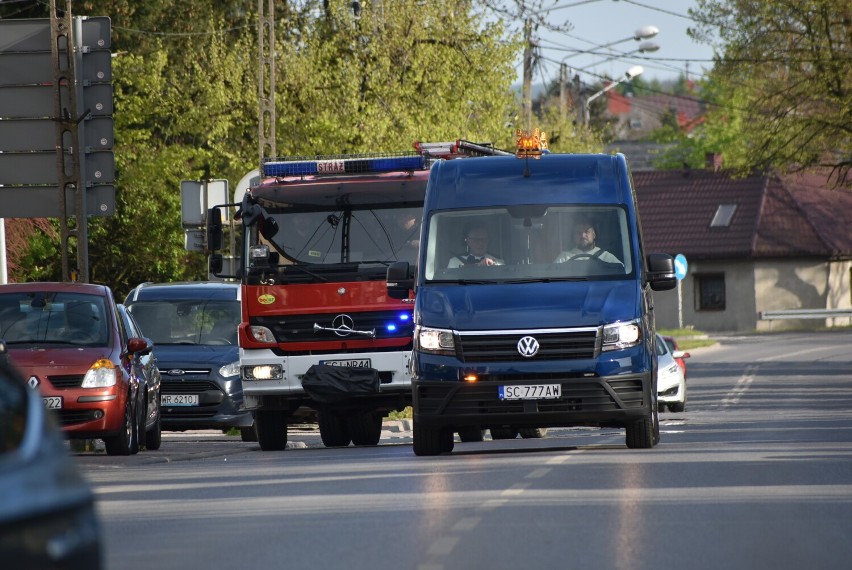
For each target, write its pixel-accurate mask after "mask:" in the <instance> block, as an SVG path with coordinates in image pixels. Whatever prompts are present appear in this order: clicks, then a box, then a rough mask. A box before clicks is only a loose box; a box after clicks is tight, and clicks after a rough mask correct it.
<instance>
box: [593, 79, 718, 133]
mask: <svg viewBox="0 0 852 570" xmlns="http://www.w3.org/2000/svg"><path fill="white" fill-rule="evenodd" d="M606 96H607V116H609V117H612V118H614V119H615V121H616V122H615V125H614V135H615V138H616V139H619V140H637V139H641V138H643V137H645V136H647V135H648V134H649V133H651V132H653V131H654V130H656V129H658V128H659V127H660V126H661V124H662V118H663V117H664V116H665V115H666V114H667V113H674V116H675V118H676V119H677V122H678V125H680V127H681V130H682V131H683V132H686V133H688V132H690V131H691V130H692V129H693V128H695V127H696V126H697V125H699V124H701V122H702V121H703V117H704V106H703V104H702V102H701V101H700V100H699V99H697V98H696V97H694V96H690V95H672V94H668V93H655V94H652V95H622V94H620V93H618V92H616V91H614V90H613V91H608V92H607V93H606Z"/></svg>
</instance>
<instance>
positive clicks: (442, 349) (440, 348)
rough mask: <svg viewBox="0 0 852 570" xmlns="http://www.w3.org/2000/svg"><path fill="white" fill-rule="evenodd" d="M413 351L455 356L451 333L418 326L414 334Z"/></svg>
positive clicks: (454, 344) (454, 345)
mask: <svg viewBox="0 0 852 570" xmlns="http://www.w3.org/2000/svg"><path fill="white" fill-rule="evenodd" d="M414 343H415V349H417V350H420V351H421V352H429V353H432V354H455V352H456V343H455V340H454V339H453V331H449V330H444V329H430V328H427V327H420V326H418V327H417V329H416V331H415V333H414Z"/></svg>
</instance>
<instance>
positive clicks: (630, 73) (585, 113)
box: [583, 65, 645, 125]
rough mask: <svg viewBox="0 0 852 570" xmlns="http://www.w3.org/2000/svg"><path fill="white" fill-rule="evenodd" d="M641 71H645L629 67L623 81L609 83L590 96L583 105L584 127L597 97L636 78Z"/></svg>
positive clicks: (637, 67) (587, 122)
mask: <svg viewBox="0 0 852 570" xmlns="http://www.w3.org/2000/svg"><path fill="white" fill-rule="evenodd" d="M643 71H645V68H643V67H642V66H641V65H634V66H633V67H631V68H630V69H628V70H627V71H626V72H625V73H624V79H619V80H618V81H613V82H612V83H610V84H609V85H607V86H606V87H604V88H603V89H601V90H600V91H598V92H597V93H595V94H594V95H592V96H591V97H589V98H588V99H586V102H585V103H584V104H583V122H584V123H585V124H586V125H588V124H589V120H590V119H591V117H590V113H589V105H591V103H592V101H594V100H595V99H597V98H598V97H600V96H601V95H603V94H604V93H606V92H607V91H609V90H610V89H613V88H614V87H615V86H616V85H618V84H619V83H623V82H624V81H630V80H631V79H633V78H634V77H638V76H640V75H642V72H643Z"/></svg>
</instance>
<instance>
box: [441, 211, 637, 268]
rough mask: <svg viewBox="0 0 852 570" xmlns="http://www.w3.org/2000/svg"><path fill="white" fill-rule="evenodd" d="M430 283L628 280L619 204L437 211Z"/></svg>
mask: <svg viewBox="0 0 852 570" xmlns="http://www.w3.org/2000/svg"><path fill="white" fill-rule="evenodd" d="M428 223H429V226H428V228H427V235H428V238H427V243H426V258H425V265H424V278H425V280H426V281H427V282H428V281H473V282H483V281H485V282H489V281H500V282H507V281H509V282H511V281H516V280H517V281H527V280H533V281H539V280H551V279H598V278H610V279H619V278H628V276H630V275H632V274H633V273H634V270H635V268H634V255H633V252H632V248H631V245H630V244H631V234H630V230H629V229H628V228H629V226H628V223H627V213H626V212H625V210H624V209H623V208H621V207H618V206H576V205H572V206H565V205H541V204H536V205H521V206H505V207H489V208H481V209H465V210H449V211H438V212H435V213H434V214H433V215H432V216H431V217H430V219H429V222H428Z"/></svg>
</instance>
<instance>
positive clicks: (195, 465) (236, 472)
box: [76, 331, 852, 570]
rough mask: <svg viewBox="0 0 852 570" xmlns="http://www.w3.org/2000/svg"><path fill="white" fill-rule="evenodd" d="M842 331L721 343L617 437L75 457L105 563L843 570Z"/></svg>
mask: <svg viewBox="0 0 852 570" xmlns="http://www.w3.org/2000/svg"><path fill="white" fill-rule="evenodd" d="M850 346H852V331H842V332H833V333H809V334H768V335H754V336H732V337H727V338H721V339H720V344H719V345H718V346H716V347H712V348H708V349H700V350H696V351H692V353H693V356H692V358H691V359H690V360H689V361H688V369H689V380H688V395H689V399H688V403H687V408H686V411H685V412H684V413H681V414H673V413H664V414H663V415H662V441H661V443H660V445H658V446H657V447H656V448H654V449H652V450H630V449H627V448H626V447H625V445H624V433H623V431H622V430H618V429H601V430H598V429H588V428H583V429H559V430H551V431H550V433H549V434H548V437H546V438H543V439H540V440H529V439H527V440H522V439H517V440H513V441H506V440H501V441H484V442H482V443H457V444H456V447H455V451H454V452H453V453H452V454H450V455H442V456H439V457H415V456H414V454H413V452H412V450H411V439H410V432H408V431H405V428H406V427H407V426H406V425H404V424H400V423H394V424H388V425H387V426H386V428H388V429H387V430H386V431H385V433H384V437H383V439H382V442H381V445H379V446H377V447H370V448H355V447H349V448H345V449H341V448H333V449H327V448H324V447H322V446H321V443H320V442H319V436H318V434H317V433H316V432H315V431H314V430H312V429H306V430H303V431H294V432H293V433H291V436H290V440H291V442H293V445H292V447H291V448H290V449H288V450H286V451H281V452H262V451H260V450H259V447H258V446H257V444H255V443H244V442H241V441H240V440H239V437H228V436H224V435H222V434H219V433H216V432H192V433H184V434H172V433H168V434H166V435H165V437H164V442H163V446H162V448H161V450H159V451H156V452H142V453H140V454H139V455H136V456H131V457H121V458H118V457H108V456H105V455H102V454H98V453H85V454H78V455H77V456H76V457H77V458H78V461H79V464H80V465H81V466H82V468H83V470H84V471H85V473H86V475H87V477H88V478H89V480H90V481H91V482H92V484H93V486H94V488H95V490H96V493H97V496H98V505H99V512H100V515H101V519H102V523H103V527H104V533H105V537H106V549H105V555H106V556H105V558H106V562H107V568H109V569H110V570H119V569H121V570H125V569H127V570H133V569H137V568H138V569H142V568H145V569H148V568H158V569H171V568H175V569H177V568H181V569H183V568H187V567H193V568H204V569H218V568H264V569H266V568H284V567H286V568H385V567H391V568H406V569H408V568H412V569H419V570H439V569H477V568H489V569H493V568H496V569H501V568H507V569H508V568H512V569H515V568H578V569H585V568H594V569H598V568H618V569H634V568H635V569H646V568H647V569H651V568H653V569H658V568H678V569H684V568H686V569H714V570H718V569H720V568H725V569H739V568H742V569H755V568H767V569H769V568H771V569H773V570H776V569H787V568H789V569H797V570H798V569H802V568H808V569H817V568H826V569H828V568H831V569H837V568H848V567H850V562H849V561H850V560H852V541H850V540H849V537H850V536H852V351H850V349H849V347H850Z"/></svg>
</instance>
